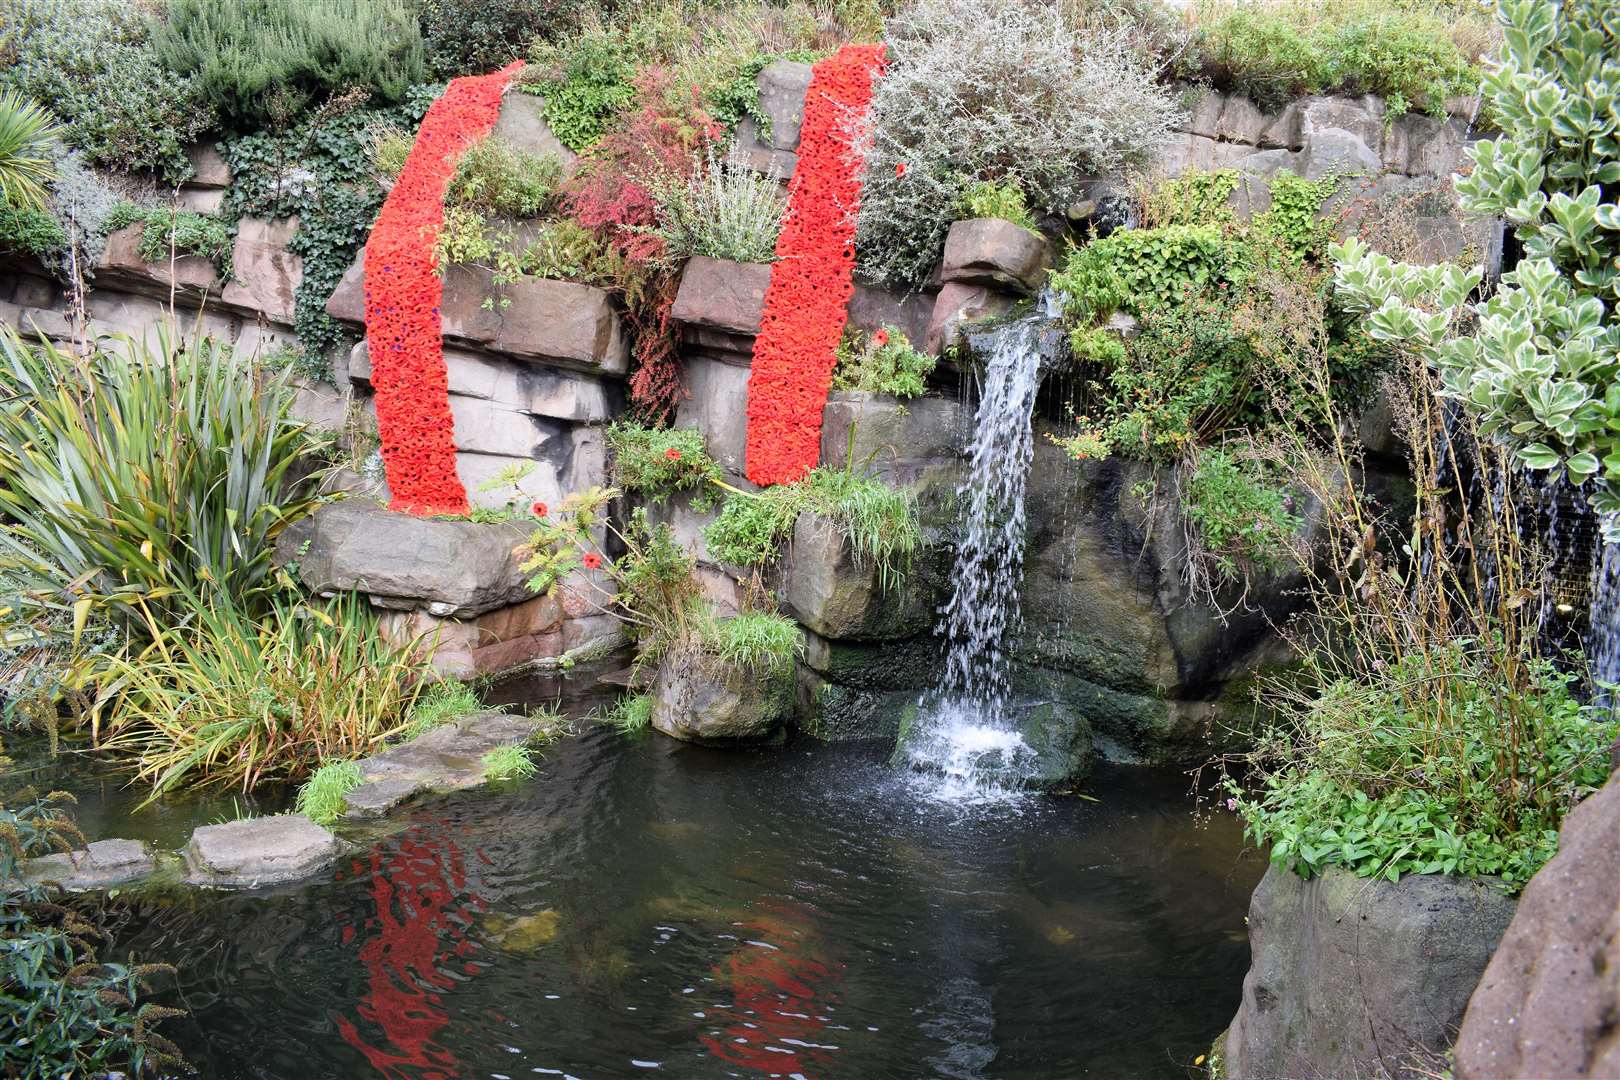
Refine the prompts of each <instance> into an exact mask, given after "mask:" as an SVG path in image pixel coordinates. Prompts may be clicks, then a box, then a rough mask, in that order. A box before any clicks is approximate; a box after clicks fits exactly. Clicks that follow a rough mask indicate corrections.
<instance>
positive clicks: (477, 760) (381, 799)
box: [343, 711, 538, 818]
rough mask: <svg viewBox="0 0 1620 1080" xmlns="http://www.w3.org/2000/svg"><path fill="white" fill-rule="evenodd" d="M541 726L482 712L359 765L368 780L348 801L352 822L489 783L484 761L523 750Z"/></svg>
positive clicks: (504, 714)
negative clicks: (418, 798)
mask: <svg viewBox="0 0 1620 1080" xmlns="http://www.w3.org/2000/svg"><path fill="white" fill-rule="evenodd" d="M537 727H538V725H537V724H536V723H535V721H534V720H533V719H532V718H530V717H527V716H511V715H508V714H507V713H502V712H493V711H490V712H477V713H471V714H469V715H467V716H463V717H461V718H460V719H459V720H455V721H452V722H451V723H448V724H445V725H443V726H441V727H436V728H434V729H432V730H431V731H428V732H426V733H425V734H423V735H420V736H418V737H417V738H415V739H412V740H411V741H410V742H408V743H401V744H400V745H399V746H392V747H389V748H388V749H387V750H384V751H382V752H381V753H379V754H373V755H372V756H371V757H368V758H366V759H365V760H364V761H362V762H361V763H360V776H361V777H362V779H363V780H364V782H363V783H362V784H360V786H359V787H356V788H354V789H353V790H352V791H350V792H349V793H348V794H347V795H345V796H344V797H343V801H344V803H345V804H346V805H347V806H348V815H347V816H349V817H351V818H359V817H375V816H377V815H379V814H384V813H387V812H388V811H389V810H391V809H393V808H394V807H396V806H398V805H399V804H400V803H402V802H404V801H405V800H406V799H409V798H410V797H412V796H413V795H417V794H419V793H422V792H427V791H460V790H462V789H463V788H470V787H477V786H478V785H479V784H482V783H483V782H484V756H485V755H486V754H488V753H489V752H490V751H491V750H498V749H501V748H502V747H507V746H522V745H523V744H524V743H526V742H528V741H529V740H530V739H532V738H534V736H535V734H536V731H537Z"/></svg>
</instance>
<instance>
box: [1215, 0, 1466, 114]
mask: <svg viewBox="0 0 1620 1080" xmlns="http://www.w3.org/2000/svg"><path fill="white" fill-rule="evenodd" d="M1482 21H1483V20H1482V19H1481V18H1480V17H1479V16H1478V15H1475V16H1474V17H1473V18H1472V19H1470V18H1469V17H1468V16H1467V15H1463V16H1461V17H1460V18H1459V15H1458V13H1457V11H1456V9H1455V7H1448V8H1445V9H1444V10H1442V9H1441V7H1440V6H1439V5H1433V6H1429V5H1424V4H1416V3H1400V4H1388V3H1379V2H1377V0H1330V2H1327V3H1322V2H1306V0H1288V2H1285V3H1277V4H1249V3H1241V2H1238V0H1213V2H1206V3H1204V4H1203V5H1202V6H1201V9H1200V11H1199V19H1198V25H1199V40H1198V46H1197V47H1198V51H1199V55H1200V57H1201V59H1202V60H1203V64H1204V72H1205V74H1206V75H1207V76H1208V77H1209V78H1211V79H1212V80H1213V81H1214V82H1215V84H1216V85H1217V86H1219V87H1221V88H1223V89H1230V90H1235V91H1236V92H1238V93H1241V94H1245V95H1247V96H1248V97H1250V98H1251V99H1253V100H1254V102H1255V103H1256V104H1257V105H1259V106H1260V107H1261V108H1262V109H1267V110H1271V111H1275V110H1276V109H1279V108H1281V107H1282V106H1283V105H1284V104H1286V103H1287V102H1288V101H1289V100H1291V99H1293V98H1296V97H1302V96H1304V95H1306V94H1333V93H1343V94H1378V95H1380V96H1382V97H1384V98H1386V99H1387V100H1388V103H1389V107H1390V108H1391V110H1392V111H1395V112H1402V111H1405V110H1406V109H1407V108H1411V107H1418V108H1423V109H1425V110H1427V111H1429V112H1430V113H1432V114H1433V115H1435V116H1442V117H1443V116H1444V115H1445V103H1446V99H1447V98H1451V97H1456V96H1458V95H1462V94H1471V93H1473V91H1474V88H1475V86H1476V85H1477V84H1478V81H1479V69H1478V68H1477V67H1476V66H1475V64H1474V61H1475V60H1477V59H1478V55H1477V53H1476V54H1475V55H1472V56H1471V55H1469V53H1468V52H1465V51H1464V49H1463V48H1461V47H1459V44H1458V41H1457V40H1456V39H1454V38H1453V32H1454V28H1457V27H1459V26H1460V27H1461V29H1462V30H1463V31H1464V32H1465V33H1471V34H1472V37H1473V38H1474V39H1475V40H1483V39H1484V37H1485V34H1488V30H1486V29H1485V28H1484V27H1481V26H1480V23H1481V22H1482ZM1482 31H1483V33H1482ZM1463 40H1464V41H1465V42H1466V41H1468V40H1469V39H1468V38H1466V37H1464V38H1463Z"/></svg>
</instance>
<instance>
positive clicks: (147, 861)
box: [23, 840, 157, 892]
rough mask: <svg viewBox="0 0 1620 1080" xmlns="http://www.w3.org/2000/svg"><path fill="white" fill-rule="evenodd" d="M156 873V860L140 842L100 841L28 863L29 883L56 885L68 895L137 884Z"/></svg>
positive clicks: (26, 869) (26, 868)
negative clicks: (134, 882) (129, 883)
mask: <svg viewBox="0 0 1620 1080" xmlns="http://www.w3.org/2000/svg"><path fill="white" fill-rule="evenodd" d="M155 869H157V860H155V859H154V858H153V857H152V856H151V854H149V853H148V852H147V850H146V846H145V845H144V844H142V843H141V842H140V841H139V840H97V841H95V842H94V843H92V844H90V845H89V846H88V847H87V848H85V849H84V850H83V851H64V852H62V853H60V854H57V855H42V856H40V857H39V858H37V859H29V860H28V864H27V866H26V867H25V868H24V871H23V873H24V876H25V877H26V878H27V879H28V880H29V881H41V882H42V881H50V882H54V883H56V884H58V885H60V886H62V888H64V889H67V890H68V891H69V892H81V891H84V890H86V889H105V888H109V887H111V886H113V885H122V884H124V883H125V882H130V881H136V880H138V879H140V878H143V877H146V876H147V875H148V874H150V873H151V872H152V871H153V870H155Z"/></svg>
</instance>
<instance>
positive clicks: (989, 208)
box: [959, 176, 1035, 231]
mask: <svg viewBox="0 0 1620 1080" xmlns="http://www.w3.org/2000/svg"><path fill="white" fill-rule="evenodd" d="M959 209H960V210H961V212H962V214H963V215H964V216H966V217H972V218H1000V219H1001V220H1002V221H1010V222H1012V223H1013V224H1014V225H1018V226H1021V227H1022V228H1025V229H1029V230H1031V231H1034V229H1035V218H1034V215H1032V214H1031V213H1030V212H1029V204H1028V202H1027V201H1026V200H1025V198H1024V189H1023V188H1022V187H1020V186H1019V183H1018V178H1017V177H1016V176H1009V177H1007V178H1005V179H1004V180H1002V181H1000V182H999V183H998V182H996V181H994V180H978V181H975V182H974V183H973V184H971V185H970V186H969V187H968V189H967V190H966V191H964V192H963V193H962V199H961V202H960V204H959Z"/></svg>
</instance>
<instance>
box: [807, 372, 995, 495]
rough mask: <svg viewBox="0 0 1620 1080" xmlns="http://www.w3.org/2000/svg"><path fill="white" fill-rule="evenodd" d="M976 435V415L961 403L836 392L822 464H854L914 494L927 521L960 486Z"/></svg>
mask: <svg viewBox="0 0 1620 1080" xmlns="http://www.w3.org/2000/svg"><path fill="white" fill-rule="evenodd" d="M972 433H973V410H972V409H971V407H969V406H966V405H963V404H962V403H961V402H960V401H954V400H952V399H950V398H946V397H939V396H936V395H929V396H927V397H920V398H916V399H913V400H910V401H900V400H897V399H895V398H892V397H887V396H885V395H883V394H872V393H867V392H865V391H861V390H834V391H833V392H832V393H831V394H829V395H828V396H827V406H826V408H825V409H824V410H823V411H822V414H821V463H822V464H823V465H828V466H832V467H834V468H845V467H849V466H851V465H852V464H853V465H854V466H855V467H858V468H860V469H863V470H865V471H867V472H870V473H871V474H872V475H874V476H876V477H877V478H878V479H880V480H882V481H883V482H884V483H886V484H890V485H893V486H901V487H909V488H911V489H912V491H913V492H914V493H915V494H916V495H917V497H918V499H919V501H920V502H922V503H923V504H924V516H925V517H927V516H928V511H930V510H934V509H936V506H935V505H934V504H937V503H939V502H943V501H948V497H949V494H950V493H952V492H954V491H955V489H956V486H957V484H959V483H960V482H961V478H962V467H963V460H964V455H965V453H966V449H967V442H968V439H969V438H970V437H971V435H972Z"/></svg>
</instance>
